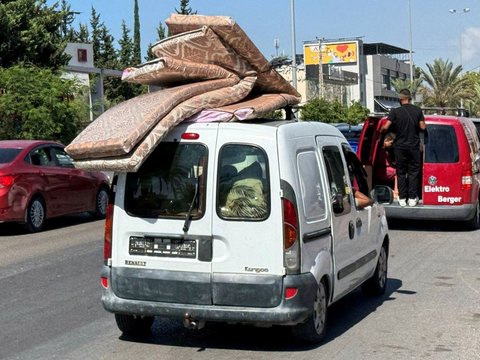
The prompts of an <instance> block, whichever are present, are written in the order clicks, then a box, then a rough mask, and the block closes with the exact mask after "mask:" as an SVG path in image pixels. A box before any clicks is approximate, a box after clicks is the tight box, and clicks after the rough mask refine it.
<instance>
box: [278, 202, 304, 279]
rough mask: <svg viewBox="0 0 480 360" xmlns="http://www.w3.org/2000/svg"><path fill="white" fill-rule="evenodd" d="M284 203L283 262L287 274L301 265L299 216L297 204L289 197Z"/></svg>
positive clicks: (293, 271)
mask: <svg viewBox="0 0 480 360" xmlns="http://www.w3.org/2000/svg"><path fill="white" fill-rule="evenodd" d="M282 203H283V262H284V266H285V267H286V269H287V274H292V273H297V272H298V271H299V266H300V245H299V241H298V217H297V210H296V208H295V205H294V204H293V203H292V202H291V201H290V200H288V199H285V198H284V199H282Z"/></svg>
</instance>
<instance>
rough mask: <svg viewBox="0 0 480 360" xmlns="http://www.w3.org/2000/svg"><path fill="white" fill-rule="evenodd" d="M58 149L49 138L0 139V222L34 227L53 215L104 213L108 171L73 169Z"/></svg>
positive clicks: (42, 224) (99, 215)
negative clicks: (47, 139) (41, 139)
mask: <svg viewBox="0 0 480 360" xmlns="http://www.w3.org/2000/svg"><path fill="white" fill-rule="evenodd" d="M63 149H64V146H63V145H62V144H59V143H56V142H52V141H39V140H4V141H0V223H2V222H18V223H23V224H25V226H26V228H27V229H28V230H29V231H30V232H36V231H40V230H42V228H43V226H44V223H45V220H46V219H49V218H53V217H56V216H62V215H67V214H74V213H81V212H90V213H91V214H92V215H93V216H95V217H98V218H103V217H104V216H105V212H106V205H107V201H108V191H109V179H108V177H107V176H106V175H105V174H103V173H101V172H89V171H83V170H79V169H76V168H75V167H74V166H73V162H72V159H71V158H70V156H68V154H67V153H65V151H64V150H63Z"/></svg>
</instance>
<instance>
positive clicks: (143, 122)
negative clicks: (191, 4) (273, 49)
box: [66, 14, 300, 171]
mask: <svg viewBox="0 0 480 360" xmlns="http://www.w3.org/2000/svg"><path fill="white" fill-rule="evenodd" d="M166 24H167V26H168V28H169V33H170V34H172V35H171V36H170V37H168V38H166V39H164V40H161V41H159V42H158V43H156V44H154V45H153V47H152V52H153V54H154V55H155V56H156V59H155V60H153V61H150V62H147V63H145V64H142V65H140V66H137V67H131V68H128V69H126V70H125V71H124V73H123V77H122V79H123V80H124V81H128V82H132V83H139V84H148V85H155V86H159V87H161V90H158V91H155V92H151V93H148V94H144V95H140V96H138V97H135V98H133V99H130V100H127V101H124V102H122V103H120V104H118V105H116V106H114V107H112V108H110V109H108V110H107V111H106V112H105V113H103V114H102V115H101V116H100V117H98V118H97V119H96V120H95V121H94V122H92V123H91V124H90V125H89V126H88V127H87V128H85V130H83V131H82V132H81V133H80V134H79V135H78V136H77V137H76V138H75V139H74V140H73V141H72V142H71V143H70V144H69V145H68V146H67V147H66V151H67V153H68V154H69V155H70V156H72V158H73V159H74V162H75V166H76V167H78V168H82V169H89V170H112V171H136V170H137V169H138V168H139V167H140V165H141V164H142V163H143V161H144V160H145V159H146V158H147V157H148V155H149V154H150V153H151V152H152V151H153V150H154V149H155V147H156V146H157V144H158V143H159V142H160V141H161V140H162V139H163V138H164V137H165V135H166V134H167V133H168V131H169V129H171V128H172V127H174V126H175V125H177V124H179V123H180V122H182V121H201V122H205V121H248V120H249V119H252V118H258V117H262V116H264V115H265V114H267V113H269V112H271V111H273V110H276V109H280V108H283V107H285V106H288V105H295V104H298V103H299V102H300V95H299V93H298V92H297V91H296V90H295V88H293V87H292V86H291V85H290V84H289V83H288V82H287V81H286V80H285V79H284V78H283V77H281V76H280V75H279V74H278V73H277V72H276V71H275V70H274V69H272V68H271V66H270V63H269V62H268V61H267V60H266V59H265V57H264V56H263V55H262V54H261V53H260V51H259V50H258V49H257V48H256V46H255V45H254V44H253V42H252V41H251V40H250V39H249V38H248V36H247V35H246V34H245V33H244V32H243V30H242V29H241V28H240V27H239V26H238V25H237V24H236V23H235V22H234V21H233V20H232V19H231V18H230V17H225V16H201V15H177V14H174V15H171V16H170V17H169V18H168V19H167V21H166Z"/></svg>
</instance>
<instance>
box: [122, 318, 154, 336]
mask: <svg viewBox="0 0 480 360" xmlns="http://www.w3.org/2000/svg"><path fill="white" fill-rule="evenodd" d="M153 320H154V317H153V316H140V315H124V314H115V321H116V323H117V326H118V328H119V329H120V331H121V332H122V333H124V334H125V335H130V336H138V335H146V334H148V333H150V330H151V327H152V324H153Z"/></svg>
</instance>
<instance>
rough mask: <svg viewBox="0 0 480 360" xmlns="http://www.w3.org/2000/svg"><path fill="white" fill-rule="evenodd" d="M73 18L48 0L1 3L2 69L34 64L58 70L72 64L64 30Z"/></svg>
mask: <svg viewBox="0 0 480 360" xmlns="http://www.w3.org/2000/svg"><path fill="white" fill-rule="evenodd" d="M72 16H73V14H72V13H71V12H69V10H68V8H65V9H59V8H58V3H55V4H54V5H53V6H47V5H46V0H2V1H0V67H9V66H12V65H15V64H19V63H31V64H35V65H38V66H40V67H49V68H53V69H58V68H60V67H62V66H64V65H66V64H67V63H68V60H69V56H68V55H66V54H64V50H65V46H66V39H65V38H64V37H63V36H62V27H63V26H64V25H65V24H66V23H69V22H70V21H71V20H72V19H73V18H72Z"/></svg>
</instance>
